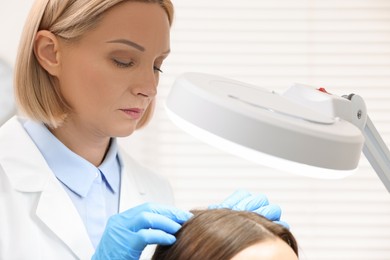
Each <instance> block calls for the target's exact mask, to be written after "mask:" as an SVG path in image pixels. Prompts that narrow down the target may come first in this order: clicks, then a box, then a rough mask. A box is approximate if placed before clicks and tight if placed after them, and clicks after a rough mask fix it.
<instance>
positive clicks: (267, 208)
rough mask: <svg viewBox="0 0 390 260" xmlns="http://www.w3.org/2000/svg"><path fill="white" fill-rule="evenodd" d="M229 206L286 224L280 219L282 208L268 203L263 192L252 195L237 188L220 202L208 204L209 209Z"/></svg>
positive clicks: (286, 225)
mask: <svg viewBox="0 0 390 260" xmlns="http://www.w3.org/2000/svg"><path fill="white" fill-rule="evenodd" d="M218 208H229V209H233V210H245V211H252V212H255V213H257V214H260V215H262V216H264V217H266V218H268V219H269V220H272V221H274V222H276V223H279V224H281V225H283V226H285V227H286V228H288V227H289V226H288V224H287V223H285V222H283V221H280V217H281V215H282V210H281V208H280V207H279V206H277V205H270V204H269V202H268V199H267V197H266V196H265V195H264V194H257V195H252V194H251V193H249V192H248V191H245V190H237V191H236V192H234V193H233V194H232V195H230V196H229V197H227V198H226V199H225V200H224V201H223V202H222V203H221V204H215V205H210V206H209V209H218Z"/></svg>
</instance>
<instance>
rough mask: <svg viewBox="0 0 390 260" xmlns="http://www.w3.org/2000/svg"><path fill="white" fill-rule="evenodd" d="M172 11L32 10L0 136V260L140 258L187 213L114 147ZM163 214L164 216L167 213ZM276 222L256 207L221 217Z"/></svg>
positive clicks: (152, 78) (44, 1)
mask: <svg viewBox="0 0 390 260" xmlns="http://www.w3.org/2000/svg"><path fill="white" fill-rule="evenodd" d="M172 19H173V6H172V3H171V2H170V0H127V1H125V0H37V1H36V2H35V4H34V5H33V7H32V10H31V12H30V15H29V17H28V19H27V22H26V25H25V29H24V32H23V34H22V37H21V42H20V46H19V53H18V57H17V60H16V66H15V93H16V98H17V101H18V104H19V109H20V110H21V111H22V112H23V117H14V118H12V119H10V120H9V121H7V122H6V123H5V124H4V125H3V126H2V127H1V128H0V230H1V232H0V259H7V260H8V259H34V260H35V259H56V260H60V259H91V258H93V259H139V258H140V256H141V253H142V252H143V250H144V248H145V247H146V246H147V245H150V244H161V245H169V244H172V243H174V242H175V237H174V234H175V233H176V231H177V230H178V229H179V228H180V227H181V224H182V223H184V222H185V221H186V220H187V219H188V218H189V217H191V214H190V213H189V212H186V211H183V210H179V209H177V208H174V207H172V204H173V195H172V190H171V187H170V185H169V183H168V182H167V181H166V180H165V179H164V178H162V177H161V176H159V175H156V174H154V173H152V172H150V171H148V170H147V169H145V168H143V167H142V166H140V165H139V164H138V163H136V162H135V161H134V160H133V159H132V158H130V157H129V156H128V155H126V154H125V153H124V152H123V151H122V150H121V149H120V148H119V147H118V145H117V142H116V137H124V136H129V135H131V134H132V133H133V132H134V131H135V130H137V129H139V128H141V127H143V126H145V125H146V123H147V122H148V121H149V119H150V118H151V116H152V113H153V108H154V99H155V96H156V92H157V85H158V81H159V75H160V73H161V70H162V64H163V62H164V60H165V58H166V57H167V56H168V54H169V52H170V37H169V33H170V26H171V24H172ZM168 205H169V206H168ZM221 206H223V207H232V208H233V207H234V208H236V209H246V210H253V211H256V212H258V213H260V214H264V215H266V216H267V217H269V218H270V219H273V220H279V218H280V209H279V208H278V207H277V206H273V205H268V202H267V200H266V198H265V197H264V196H261V195H259V196H252V195H250V194H249V193H247V192H238V193H235V194H233V195H232V196H231V197H229V198H228V199H227V200H226V201H225V202H224V203H223V204H221V205H220V207H221Z"/></svg>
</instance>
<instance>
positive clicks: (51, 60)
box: [34, 30, 60, 76]
mask: <svg viewBox="0 0 390 260" xmlns="http://www.w3.org/2000/svg"><path fill="white" fill-rule="evenodd" d="M59 47H60V46H59V42H58V39H57V37H56V36H55V35H54V34H53V33H52V32H50V31H47V30H41V31H38V32H37V34H36V35H35V42H34V54H35V57H36V58H37V60H38V62H39V64H40V65H41V66H42V67H43V68H44V69H45V70H46V71H47V72H48V73H49V74H51V75H52V76H58V74H59V69H60V52H59Z"/></svg>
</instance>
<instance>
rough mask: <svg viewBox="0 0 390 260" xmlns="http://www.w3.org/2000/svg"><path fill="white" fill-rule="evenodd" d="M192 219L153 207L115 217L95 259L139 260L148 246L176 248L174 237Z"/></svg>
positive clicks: (180, 212) (144, 206) (184, 213)
mask: <svg viewBox="0 0 390 260" xmlns="http://www.w3.org/2000/svg"><path fill="white" fill-rule="evenodd" d="M191 216H192V214H191V213H189V212H187V211H183V210H180V209H177V208H174V207H170V206H163V205H159V204H151V203H145V204H142V205H140V206H137V207H135V208H131V209H129V210H127V211H125V212H123V213H120V214H117V215H114V216H112V217H111V218H110V219H109V220H108V222H107V226H106V229H105V230H104V233H103V236H102V238H101V240H100V243H99V245H98V247H97V249H96V251H95V254H94V255H93V257H92V259H93V260H108V259H115V260H121V259H126V260H132V259H134V260H138V259H139V258H140V256H141V253H142V251H143V250H144V248H145V247H146V246H147V245H149V244H159V245H171V244H173V243H174V242H175V241H176V238H175V236H174V234H175V233H176V232H177V231H178V230H179V229H180V227H181V224H183V223H184V222H185V221H187V220H188V219H189V218H190V217H191Z"/></svg>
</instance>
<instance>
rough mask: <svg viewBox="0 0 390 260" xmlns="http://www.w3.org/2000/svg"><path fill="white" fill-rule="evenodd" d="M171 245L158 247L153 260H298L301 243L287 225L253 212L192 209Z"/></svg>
mask: <svg viewBox="0 0 390 260" xmlns="http://www.w3.org/2000/svg"><path fill="white" fill-rule="evenodd" d="M193 213H194V217H192V218H191V219H190V220H189V221H187V222H186V223H185V224H184V225H183V227H182V228H181V229H180V230H179V231H178V232H177V234H176V238H177V241H176V243H175V244H173V245H172V246H158V247H157V249H156V252H155V254H154V256H153V260H175V259H177V260H182V259H186V260H195V259H196V260H204V259H213V260H218V259H221V260H222V259H223V260H226V259H234V260H241V259H246V260H249V259H256V260H257V259H263V260H274V259H275V260H276V259H284V260H297V259H298V246H297V242H296V240H295V238H294V236H293V235H292V234H291V232H290V231H289V230H288V229H286V228H285V227H283V226H281V225H279V224H276V223H273V222H272V221H269V220H268V219H266V218H264V217H262V216H260V215H258V214H256V213H252V212H247V211H234V210H230V209H213V210H198V211H193Z"/></svg>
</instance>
